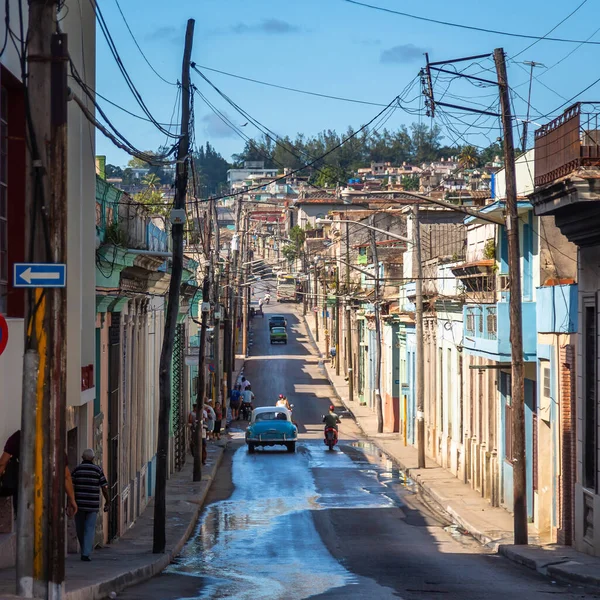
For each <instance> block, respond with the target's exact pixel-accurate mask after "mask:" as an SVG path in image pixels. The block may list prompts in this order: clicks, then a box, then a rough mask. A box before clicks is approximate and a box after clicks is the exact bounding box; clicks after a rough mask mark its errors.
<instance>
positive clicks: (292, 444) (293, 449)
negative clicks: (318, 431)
mask: <svg viewBox="0 0 600 600" xmlns="http://www.w3.org/2000/svg"><path fill="white" fill-rule="evenodd" d="M285 446H286V448H287V451H288V452H296V442H288V443H287V444H286V445H285Z"/></svg>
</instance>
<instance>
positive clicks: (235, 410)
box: [229, 385, 242, 421]
mask: <svg viewBox="0 0 600 600" xmlns="http://www.w3.org/2000/svg"><path fill="white" fill-rule="evenodd" d="M241 396H242V392H241V386H240V385H236V386H235V389H233V390H231V394H230V396H229V407H230V408H231V420H232V421H235V420H236V419H237V418H238V416H239V412H240V405H241V403H242V398H241Z"/></svg>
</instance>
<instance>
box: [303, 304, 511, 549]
mask: <svg viewBox="0 0 600 600" xmlns="http://www.w3.org/2000/svg"><path fill="white" fill-rule="evenodd" d="M304 325H305V326H306V329H307V330H308V335H309V337H310V340H311V342H312V344H313V346H314V347H315V348H316V350H317V353H318V355H319V356H320V357H321V358H322V357H323V355H322V353H321V351H320V350H319V348H318V346H317V344H316V342H315V339H314V336H313V333H312V330H311V328H310V326H309V324H308V321H307V319H306V316H304ZM323 369H324V371H325V375H326V376H327V380H328V381H329V384H330V385H331V387H332V389H333V391H334V393H335V395H336V397H337V398H338V399H339V400H340V402H341V403H342V405H343V406H344V408H345V409H346V411H347V412H348V413H349V414H350V415H351V417H352V418H353V419H354V422H355V423H356V425H357V427H358V428H359V429H360V431H361V433H362V434H363V436H364V437H365V438H366V439H367V440H368V441H370V442H371V443H372V444H374V445H375V446H377V448H378V449H379V450H380V451H381V452H383V453H384V454H385V455H386V457H387V458H388V459H389V460H391V461H392V462H393V463H395V464H396V465H398V467H400V469H401V470H402V471H404V472H405V473H406V474H407V475H409V476H410V477H411V479H412V480H413V481H414V483H415V484H416V485H417V486H418V488H419V490H420V492H421V493H422V494H423V495H424V496H426V497H427V499H428V500H429V501H430V502H431V503H432V504H434V505H435V506H434V507H435V509H436V510H437V511H438V512H439V513H441V515H442V516H444V517H445V518H447V519H448V520H449V521H452V522H453V523H454V524H455V525H458V526H460V527H462V528H463V529H465V530H466V531H467V532H468V534H469V535H471V536H472V537H473V538H475V539H476V540H477V541H478V542H480V543H481V544H482V545H484V546H487V547H489V548H491V549H493V550H494V551H497V548H498V545H499V544H500V543H501V541H500V540H496V541H494V539H493V538H491V537H490V536H488V535H486V534H484V533H482V532H481V531H478V530H477V529H475V528H474V527H471V526H470V524H469V523H468V522H467V521H465V520H464V519H463V518H462V517H461V516H460V515H459V514H458V513H457V512H456V511H455V510H453V509H452V508H450V507H448V508H446V507H445V506H444V503H443V499H442V498H440V497H439V495H438V494H437V493H436V492H435V491H434V490H432V489H430V488H429V487H427V485H426V484H424V483H423V482H422V481H420V477H418V476H417V477H414V476H413V475H412V470H413V469H411V468H410V467H407V466H406V465H405V464H403V463H402V461H401V460H399V459H398V457H396V456H394V455H393V454H391V453H390V452H389V451H388V450H387V449H386V448H385V446H384V445H383V444H382V443H381V442H380V441H379V440H378V439H377V438H374V437H372V436H371V435H370V434H369V433H367V432H366V431H365V430H364V429H363V427H362V425H361V424H360V421H359V420H358V419H357V418H356V416H355V415H354V412H353V411H352V409H351V408H350V407H349V406H348V404H347V403H346V402H345V400H344V398H343V397H342V396H341V395H340V394H339V393H338V391H337V388H336V387H335V385H334V383H333V381H332V380H331V377H330V376H329V371H328V370H327V366H326V365H325V364H323Z"/></svg>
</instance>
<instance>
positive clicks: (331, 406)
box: [329, 404, 335, 412]
mask: <svg viewBox="0 0 600 600" xmlns="http://www.w3.org/2000/svg"><path fill="white" fill-rule="evenodd" d="M329 410H330V411H331V412H334V411H335V406H334V405H333V404H330V405H329Z"/></svg>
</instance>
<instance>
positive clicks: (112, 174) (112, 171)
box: [105, 165, 123, 179]
mask: <svg viewBox="0 0 600 600" xmlns="http://www.w3.org/2000/svg"><path fill="white" fill-rule="evenodd" d="M105 173H106V178H107V179H116V178H123V169H122V168H121V167H117V166H115V165H106V169H105Z"/></svg>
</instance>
